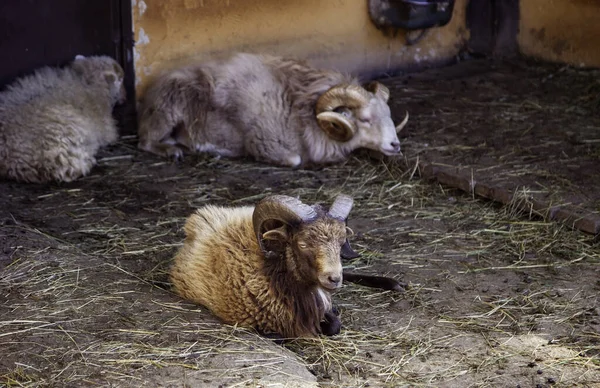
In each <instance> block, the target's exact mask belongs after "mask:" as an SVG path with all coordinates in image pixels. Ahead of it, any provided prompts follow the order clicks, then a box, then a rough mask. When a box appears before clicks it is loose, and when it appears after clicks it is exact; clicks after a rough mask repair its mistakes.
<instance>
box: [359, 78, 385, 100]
mask: <svg viewBox="0 0 600 388" xmlns="http://www.w3.org/2000/svg"><path fill="white" fill-rule="evenodd" d="M365 89H367V90H368V91H369V92H371V93H373V94H374V95H376V96H377V97H379V98H381V99H382V100H383V101H385V102H387V101H388V100H389V99H390V90H389V89H388V88H387V87H386V86H385V85H384V84H382V83H380V82H377V81H372V82H369V83H368V84H366V85H365Z"/></svg>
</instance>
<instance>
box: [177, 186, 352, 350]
mask: <svg viewBox="0 0 600 388" xmlns="http://www.w3.org/2000/svg"><path fill="white" fill-rule="evenodd" d="M352 202H353V201H352V199H351V198H350V197H348V196H345V195H339V196H338V197H337V198H336V199H335V201H334V203H333V205H332V206H331V207H330V208H329V210H325V209H324V208H323V207H321V206H319V205H313V206H309V205H306V204H304V203H302V202H301V201H299V200H298V199H295V198H292V197H288V196H282V195H273V196H270V197H267V198H265V199H263V200H262V201H260V202H259V203H258V205H257V206H256V207H255V208H254V207H250V206H247V207H238V208H225V207H216V206H206V207H203V208H201V209H199V210H197V211H196V212H195V213H194V214H193V215H191V216H190V217H189V219H188V220H187V222H186V224H185V228H184V229H185V232H186V239H185V242H184V245H183V247H182V248H181V249H180V250H179V252H178V253H177V255H176V256H175V259H174V263H173V266H172V268H171V274H170V279H171V282H172V283H173V286H174V289H175V291H176V292H177V293H178V294H179V295H181V296H182V297H183V298H186V299H189V300H192V301H194V302H196V303H199V304H201V305H204V306H206V307H208V308H209V309H210V310H211V311H212V312H213V313H214V314H215V315H217V316H218V317H219V318H221V319H222V320H223V321H224V322H226V323H229V324H237V325H240V326H244V327H251V328H255V329H257V330H258V331H259V332H261V333H263V334H276V335H280V336H283V337H286V338H295V337H310V336H316V335H318V334H321V333H323V334H329V335H332V334H337V333H338V332H339V330H340V326H341V323H340V321H339V319H338V318H337V316H336V314H335V313H334V311H333V308H332V303H331V292H332V291H334V290H335V289H337V288H339V287H340V286H341V284H342V276H343V275H342V263H341V257H340V255H341V248H342V246H344V245H346V244H347V232H346V219H347V217H348V214H349V213H350V210H351V208H352Z"/></svg>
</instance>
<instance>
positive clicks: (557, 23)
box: [518, 0, 600, 67]
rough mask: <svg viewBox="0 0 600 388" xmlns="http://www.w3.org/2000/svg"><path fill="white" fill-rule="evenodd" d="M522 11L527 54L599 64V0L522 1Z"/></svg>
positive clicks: (522, 47) (521, 31)
mask: <svg viewBox="0 0 600 388" xmlns="http://www.w3.org/2000/svg"><path fill="white" fill-rule="evenodd" d="M520 14H521V17H520V23H519V35H518V44H519V48H520V51H521V52H522V53H523V54H524V55H527V56H532V57H536V58H541V59H545V60H549V61H555V62H566V63H569V64H573V65H577V66H591V67H600V1H599V0H521V2H520Z"/></svg>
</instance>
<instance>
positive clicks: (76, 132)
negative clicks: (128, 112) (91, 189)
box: [0, 55, 125, 182]
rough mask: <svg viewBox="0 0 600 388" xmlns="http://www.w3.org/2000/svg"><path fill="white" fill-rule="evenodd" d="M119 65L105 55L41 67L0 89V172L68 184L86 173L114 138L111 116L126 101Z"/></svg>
mask: <svg viewBox="0 0 600 388" xmlns="http://www.w3.org/2000/svg"><path fill="white" fill-rule="evenodd" d="M123 76H124V73H123V69H122V68H121V67H120V66H119V64H118V63H117V62H116V61H115V60H114V59H112V58H109V57H106V56H96V57H87V58H86V57H83V56H80V55H78V56H77V57H76V58H75V60H74V61H73V62H72V63H71V64H70V65H69V66H68V67H65V68H62V69H59V68H51V67H44V68H41V69H39V70H37V71H36V72H35V73H33V74H32V75H29V76H25V77H22V78H19V79H17V80H16V81H15V82H13V83H12V84H11V85H9V86H8V87H7V88H6V90H4V91H3V92H1V93H0V176H2V177H6V178H10V179H14V180H18V181H24V182H48V181H64V182H69V181H72V180H74V179H76V178H78V177H80V176H83V175H86V174H88V173H89V171H90V169H91V168H92V167H93V166H94V165H95V164H96V158H95V154H96V152H97V151H98V149H99V148H100V147H102V146H105V145H108V144H110V143H113V142H115V141H116V140H117V138H118V130H117V125H116V121H115V120H114V118H113V116H112V109H113V107H114V106H115V104H117V103H120V102H123V101H124V100H125V89H124V87H123Z"/></svg>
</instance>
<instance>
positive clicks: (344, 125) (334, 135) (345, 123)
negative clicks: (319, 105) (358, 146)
mask: <svg viewBox="0 0 600 388" xmlns="http://www.w3.org/2000/svg"><path fill="white" fill-rule="evenodd" d="M317 122H318V123H319V127H321V129H322V130H323V132H325V134H326V135H327V137H329V138H330V139H332V140H335V141H339V142H340V143H345V142H347V141H349V140H350V139H352V138H353V137H354V134H355V133H356V129H355V126H354V124H353V123H352V122H350V120H348V119H347V118H346V117H345V116H344V115H342V114H340V113H337V112H322V113H319V114H318V115H317Z"/></svg>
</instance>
